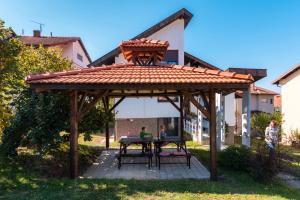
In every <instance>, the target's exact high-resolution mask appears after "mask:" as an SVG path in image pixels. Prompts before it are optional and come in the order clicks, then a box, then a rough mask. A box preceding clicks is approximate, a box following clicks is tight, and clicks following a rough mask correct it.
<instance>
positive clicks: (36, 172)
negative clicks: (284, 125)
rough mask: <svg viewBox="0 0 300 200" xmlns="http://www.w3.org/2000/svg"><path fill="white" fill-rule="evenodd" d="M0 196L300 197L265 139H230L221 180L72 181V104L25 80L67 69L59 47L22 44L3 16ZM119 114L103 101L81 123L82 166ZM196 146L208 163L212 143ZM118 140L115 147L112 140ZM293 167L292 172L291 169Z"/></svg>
mask: <svg viewBox="0 0 300 200" xmlns="http://www.w3.org/2000/svg"><path fill="white" fill-rule="evenodd" d="M0 30H1V31H0V49H1V54H0V70H1V73H0V85H1V87H0V113H1V115H0V136H1V141H0V199H55V198H56V199H88V198H93V199H195V198H196V199H224V198H231V199H299V198H300V192H299V191H297V190H294V189H291V188H289V187H287V186H286V185H285V184H284V183H283V182H282V181H281V180H280V179H279V178H277V177H276V176H275V175H276V173H277V170H278V169H277V168H276V169H273V168H272V166H270V163H269V159H268V155H267V151H266V149H265V147H264V145H263V144H260V140H255V139H254V140H253V141H255V142H253V145H252V148H251V149H248V148H245V147H243V146H241V145H235V146H230V147H228V148H227V149H226V150H224V151H221V152H220V153H219V154H218V164H219V165H218V166H219V167H218V174H219V181H218V182H213V181H209V180H194V179H187V180H147V181H146V180H122V179H115V180H107V179H84V178H78V179H75V180H71V179H69V178H68V176H69V167H70V166H69V162H68V160H69V133H68V130H69V126H70V124H69V116H68V115H69V113H70V112H69V103H68V98H67V97H66V95H64V94H63V93H57V94H53V93H47V94H44V93H35V92H33V91H32V90H31V89H30V88H28V86H27V85H26V84H25V81H24V80H25V77H26V76H27V75H29V74H31V73H38V72H45V71H49V72H53V71H61V70H68V69H70V67H71V63H70V62H69V61H68V60H66V59H64V58H62V56H61V52H60V51H59V50H57V49H45V48H43V47H42V46H40V47H38V48H34V47H29V46H25V45H23V44H22V43H21V42H20V41H19V40H18V38H17V37H15V36H14V33H13V32H12V30H11V29H9V28H8V29H7V28H5V27H4V22H2V21H0ZM113 119H114V117H113V116H112V115H110V114H107V113H106V112H105V109H104V106H103V104H102V103H101V102H99V104H97V105H96V107H95V108H93V109H92V110H91V112H90V113H89V114H88V115H86V116H85V118H84V119H83V120H82V122H81V123H80V126H79V131H80V133H81V134H80V136H79V149H78V151H79V170H80V174H82V173H83V172H84V171H85V170H86V169H87V167H88V166H90V165H91V164H93V163H94V162H95V161H96V159H97V158H98V156H99V155H100V154H101V151H102V150H103V149H104V146H103V145H101V140H102V138H103V135H102V134H100V133H101V132H103V129H104V128H105V124H106V122H109V123H110V125H111V126H112V125H113V123H114V120H113ZM187 145H188V148H189V149H190V151H191V153H192V154H193V155H194V156H195V157H196V158H197V159H199V160H200V161H201V163H203V164H204V165H205V166H206V167H207V168H209V149H208V147H207V146H203V145H200V144H197V143H195V142H188V144H187ZM113 147H114V146H113ZM281 148H282V150H285V155H286V156H285V157H282V159H280V162H282V165H279V167H281V166H285V167H283V168H282V169H283V170H288V169H291V166H293V167H294V168H295V170H292V172H295V174H297V173H299V170H298V169H299V168H300V166H299V163H298V164H297V163H295V162H294V158H296V157H298V156H299V155H300V153H299V151H298V149H297V148H294V147H287V146H281ZM292 172H291V173H292Z"/></svg>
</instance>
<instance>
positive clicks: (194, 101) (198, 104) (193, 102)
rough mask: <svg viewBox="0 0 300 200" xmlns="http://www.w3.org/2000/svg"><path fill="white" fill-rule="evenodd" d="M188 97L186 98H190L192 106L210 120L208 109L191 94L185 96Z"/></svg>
mask: <svg viewBox="0 0 300 200" xmlns="http://www.w3.org/2000/svg"><path fill="white" fill-rule="evenodd" d="M184 95H185V96H186V98H188V99H189V100H190V101H191V102H192V104H193V105H194V106H195V107H196V108H197V109H198V110H200V111H201V112H202V113H203V114H204V116H205V117H206V118H207V119H210V115H209V112H208V111H207V110H206V108H204V107H203V106H202V105H201V104H200V103H199V102H198V101H197V100H196V99H195V98H194V97H193V96H192V95H191V94H189V93H185V94H184Z"/></svg>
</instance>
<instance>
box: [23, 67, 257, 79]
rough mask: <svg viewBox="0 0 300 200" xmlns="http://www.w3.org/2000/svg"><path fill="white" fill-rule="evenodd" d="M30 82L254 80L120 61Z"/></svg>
mask: <svg viewBox="0 0 300 200" xmlns="http://www.w3.org/2000/svg"><path fill="white" fill-rule="evenodd" d="M26 81H27V83H29V84H35V83H40V84H47V83H60V84H70V83H79V84H124V83H135V84H151V83H174V84H176V83H245V84H249V83H252V82H253V78H252V76H251V75H241V74H236V73H228V72H221V71H220V70H207V69H201V68H193V67H188V66H181V65H159V66H150V67H149V66H136V65H133V64H118V65H110V66H103V67H96V68H88V69H80V70H72V71H65V72H56V73H44V74H38V75H37V74H35V75H30V76H28V77H27V78H26Z"/></svg>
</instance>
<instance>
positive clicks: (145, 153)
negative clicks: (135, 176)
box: [117, 137, 153, 169]
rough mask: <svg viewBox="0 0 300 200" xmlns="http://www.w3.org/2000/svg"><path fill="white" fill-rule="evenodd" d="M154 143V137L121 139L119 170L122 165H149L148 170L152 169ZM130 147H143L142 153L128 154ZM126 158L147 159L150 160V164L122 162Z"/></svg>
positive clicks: (118, 156)
mask: <svg viewBox="0 0 300 200" xmlns="http://www.w3.org/2000/svg"><path fill="white" fill-rule="evenodd" d="M152 142H153V137H145V138H144V139H142V138H140V137H121V138H120V140H119V143H120V149H119V154H118V155H117V158H118V168H119V169H120V168H121V165H122V164H148V168H150V167H151V165H152ZM130 145H142V150H141V152H132V153H128V152H127V147H129V146H130ZM143 147H145V149H144V148H143ZM125 157H145V158H148V162H127V163H126V162H122V158H125Z"/></svg>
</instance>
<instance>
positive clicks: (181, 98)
mask: <svg viewBox="0 0 300 200" xmlns="http://www.w3.org/2000/svg"><path fill="white" fill-rule="evenodd" d="M183 131H184V122H183V96H182V95H180V140H181V141H183Z"/></svg>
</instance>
